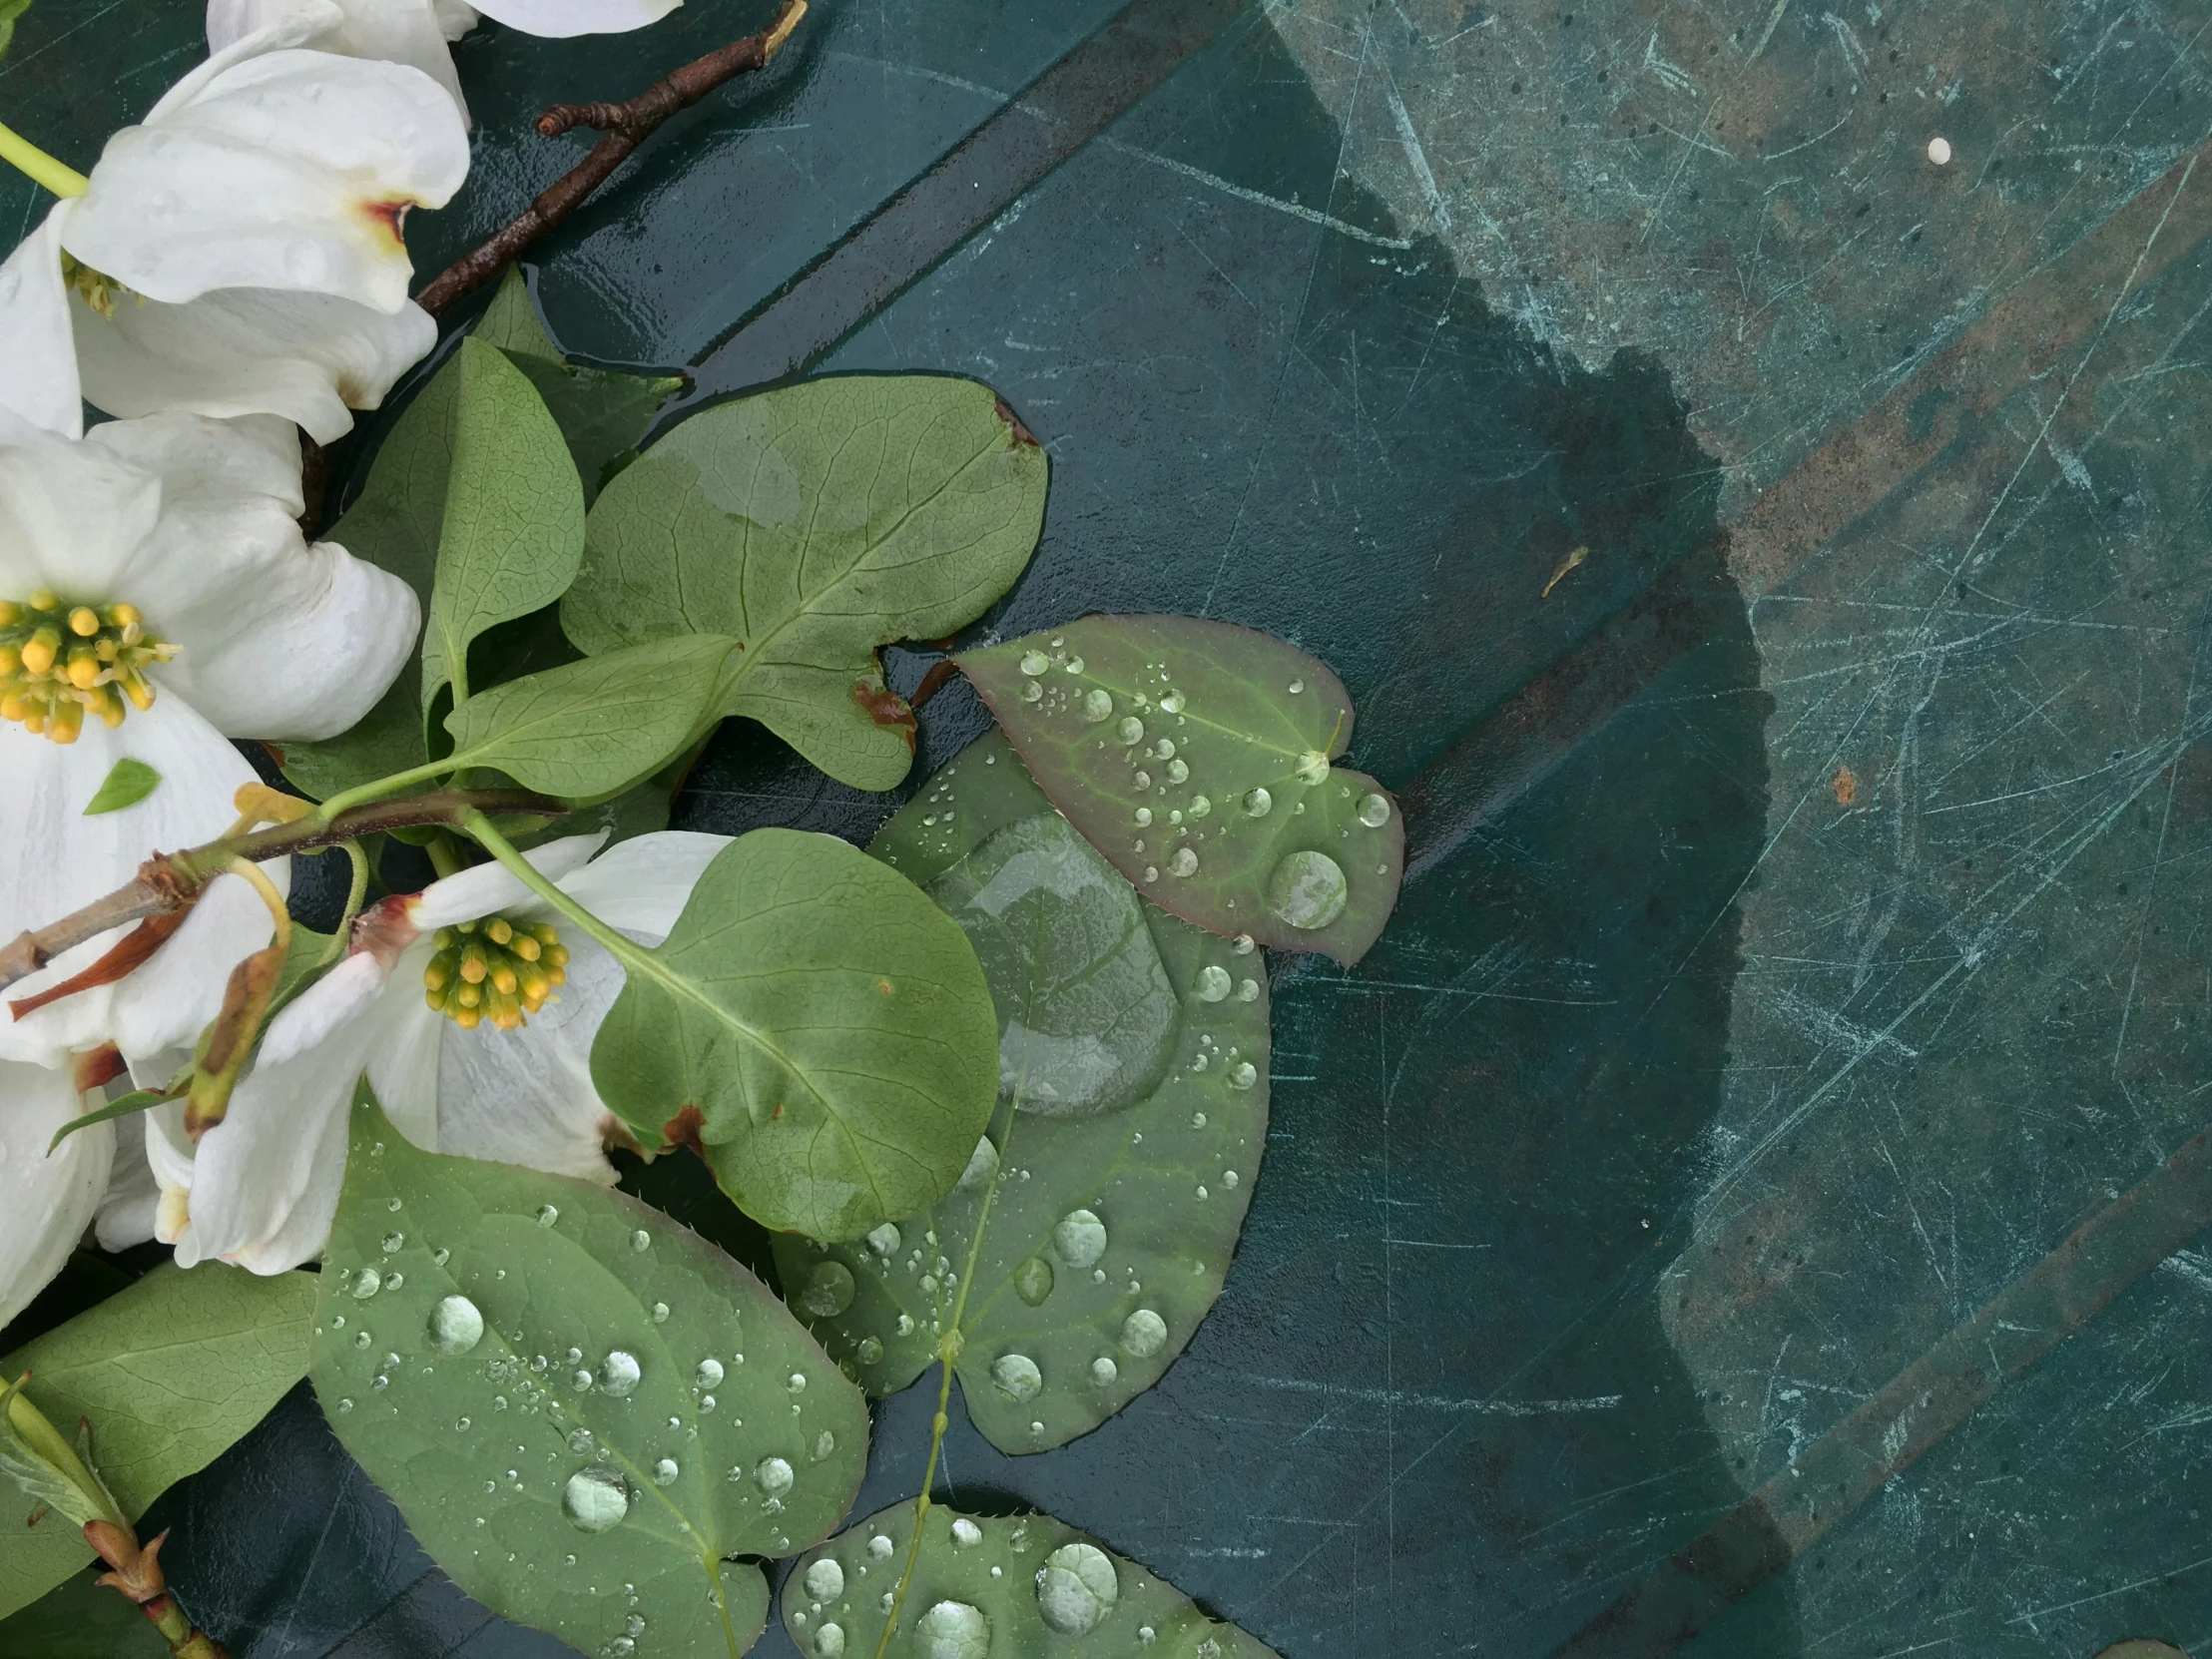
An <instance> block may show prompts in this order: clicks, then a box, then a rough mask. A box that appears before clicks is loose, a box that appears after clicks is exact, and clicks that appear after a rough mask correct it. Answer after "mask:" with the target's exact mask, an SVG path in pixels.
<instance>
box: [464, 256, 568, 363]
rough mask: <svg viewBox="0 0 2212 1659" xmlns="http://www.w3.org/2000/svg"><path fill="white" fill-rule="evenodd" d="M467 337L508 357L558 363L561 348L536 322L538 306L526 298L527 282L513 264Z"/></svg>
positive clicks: (540, 324)
mask: <svg viewBox="0 0 2212 1659" xmlns="http://www.w3.org/2000/svg"><path fill="white" fill-rule="evenodd" d="M469 337H470V338H472V339H480V340H482V341H483V342H484V343H485V344H486V345H496V346H498V347H499V349H500V350H502V351H505V352H507V353H508V354H509V355H510V356H512V355H518V354H519V355H521V356H525V357H540V358H543V359H545V360H546V361H548V362H556V363H557V362H559V361H560V360H561V348H560V347H559V346H557V345H555V344H554V343H553V336H552V335H551V334H548V333H547V332H546V331H545V324H544V323H543V322H541V321H539V320H538V307H537V305H536V304H535V303H534V302H533V301H532V300H531V298H530V279H529V278H528V277H525V276H523V274H522V268H521V267H520V266H517V265H511V266H509V267H507V274H506V275H505V276H504V277H500V278H499V287H498V290H497V291H496V292H494V293H493V294H492V296H491V303H490V304H488V305H486V306H485V307H484V314H483V315H482V316H480V317H478V318H477V319H476V326H475V327H474V328H473V329H471V330H470V331H469Z"/></svg>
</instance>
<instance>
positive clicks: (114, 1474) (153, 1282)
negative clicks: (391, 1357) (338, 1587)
mask: <svg viewBox="0 0 2212 1659" xmlns="http://www.w3.org/2000/svg"><path fill="white" fill-rule="evenodd" d="M314 1296H315V1282H314V1278H313V1276H311V1275H308V1274H303V1273H285V1274H278V1275H277V1276H276V1277H274V1278H269V1279H264V1278H260V1277H258V1276H257V1275H254V1274H251V1273H248V1272H247V1271H246V1270H245V1269H243V1268H233V1267H226V1266H225V1265H223V1264H222V1263H220V1262H211V1263H206V1264H203V1265H202V1266H200V1267H197V1268H194V1269H193V1270H192V1271H191V1272H189V1273H187V1272H185V1271H184V1270H183V1269H181V1268H178V1267H175V1266H171V1265H164V1266H162V1267H158V1268H156V1269H155V1270H154V1271H153V1272H152V1273H149V1274H148V1275H147V1276H146V1277H145V1278H144V1279H141V1280H140V1281H139V1282H138V1283H137V1284H135V1285H132V1286H130V1287H129V1288H128V1289H126V1290H123V1291H120V1292H118V1293H117V1294H116V1295H114V1296H112V1297H110V1298H109V1299H108V1300H107V1301H105V1302H103V1303H101V1304H100V1305H99V1306H98V1307H96V1308H92V1309H88V1310H87V1311H86V1312H84V1313H82V1314H79V1315H78V1316H77V1317H76V1318H75V1319H73V1320H71V1321H70V1322H69V1323H68V1324H66V1325H63V1326H60V1327H58V1328H56V1329H55V1330H53V1331H50V1332H48V1333H47V1334H46V1335H45V1336H43V1337H41V1338H39V1339H38V1340H37V1341H36V1342H33V1343H29V1344H27V1345H25V1346H24V1347H22V1348H19V1349H17V1350H16V1351H15V1352H14V1353H13V1354H10V1355H8V1356H7V1357H6V1358H5V1359H0V1373H4V1374H5V1376H6V1377H7V1378H8V1379H9V1381H11V1382H12V1381H13V1380H14V1379H16V1378H18V1377H20V1376H22V1375H23V1374H24V1373H25V1372H29V1373H30V1374H31V1381H30V1383H28V1384H27V1385H26V1387H25V1389H24V1392H25V1393H26V1394H28V1395H29V1396H30V1398H31V1401H32V1403H33V1404H35V1405H37V1406H38V1408H39V1409H40V1410H42V1411H44V1412H45V1413H46V1416H47V1418H48V1420H50V1421H52V1422H54V1423H55V1424H57V1425H59V1426H60V1427H61V1428H62V1430H63V1431H64V1432H65V1433H72V1434H73V1433H74V1430H75V1425H76V1423H77V1422H78V1420H79V1419H80V1418H83V1419H86V1420H88V1421H90V1422H91V1424H92V1455H93V1462H94V1464H95V1466H96V1467H97V1468H98V1469H99V1471H100V1474H101V1476H102V1478H104V1479H105V1480H106V1481H107V1483H108V1489H109V1490H110V1491H112V1492H114V1493H115V1497H116V1501H117V1502H118V1503H120V1504H122V1506H123V1509H124V1512H125V1513H126V1514H128V1515H130V1516H131V1517H132V1518H133V1519H134V1520H135V1519H136V1518H137V1517H138V1516H139V1515H140V1514H142V1513H143V1512H144V1511H145V1509H146V1506H147V1505H148V1504H149V1503H152V1502H153V1501H154V1499H155V1498H157V1497H159V1496H160V1495H161V1494H162V1492H163V1491H164V1490H166V1489H167V1488H168V1487H169V1486H170V1485H171V1484H172V1483H173V1482H175V1481H178V1480H182V1479H183V1478H184V1477H185V1476H186V1475H188V1474H193V1473H196V1472H197V1471H199V1470H200V1469H203V1468H206V1467H207V1466H208V1464H210V1463H211V1462H213V1461H214V1460H215V1459H216V1457H217V1456H218V1455H219V1454H220V1453H222V1452H223V1451H225V1450H227V1449H228V1448H229V1447H230V1446H231V1444H232V1442H234V1441H235V1440H237V1439H238V1438H239V1436H241V1435H242V1434H244V1433H245V1432H246V1431H247V1430H248V1429H250V1428H252V1427H253V1426H254V1425H255V1424H256V1423H257V1422H260V1421H261V1420H262V1418H263V1417H264V1416H265V1415H266V1414H267V1413H268V1411H269V1409H270V1407H271V1406H273V1405H275V1404H276V1403H277V1400H279V1399H281V1398H282V1397H283V1395H284V1391H285V1390H286V1389H287V1388H289V1387H290V1386H291V1385H292V1384H293V1383H296V1382H298V1381H299V1379H300V1377H301V1376H302V1375H304V1374H305V1372H306V1369H307V1333H308V1326H309V1316H310V1313H311V1310H312V1309H313V1307H314ZM0 1487H6V1488H8V1491H7V1493H0V1495H11V1494H12V1491H13V1487H12V1483H11V1482H8V1481H7V1479H6V1477H5V1476H0ZM31 1508H32V1506H31V1504H30V1503H29V1502H28V1501H25V1502H23V1503H14V1502H0V1615H5V1614H7V1613H11V1612H13V1611H14V1610H15V1609H16V1608H18V1607H22V1606H24V1605H26V1604H28V1603H30V1602H32V1601H36V1600H37V1599H38V1598H39V1597H40V1596H42V1595H44V1594H45V1593H46V1592H47V1591H48V1590H50V1589H52V1588H53V1587H54V1586H55V1585H56V1584H59V1583H61V1582H62V1580H64V1579H65V1578H67V1577H68V1576H69V1575H70V1574H71V1573H73V1572H75V1571H76V1570H77V1569H78V1568H79V1567H81V1566H83V1565H84V1564H85V1563H86V1562H88V1561H90V1560H91V1559H92V1551H91V1549H89V1548H88V1547H87V1546H86V1544H85V1540H84V1536H83V1534H82V1533H80V1532H78V1531H76V1530H75V1529H74V1528H72V1527H71V1526H70V1525H69V1524H68V1523H67V1522H65V1521H57V1520H56V1519H55V1517H53V1516H52V1515H49V1516H47V1517H46V1518H45V1520H44V1521H42V1522H41V1523H40V1524H39V1525H37V1526H30V1525H26V1524H25V1523H26V1521H27V1520H28V1519H29V1516H30V1512H31ZM103 1593H108V1592H103Z"/></svg>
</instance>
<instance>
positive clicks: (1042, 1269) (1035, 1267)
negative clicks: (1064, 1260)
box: [1014, 1256, 1052, 1308]
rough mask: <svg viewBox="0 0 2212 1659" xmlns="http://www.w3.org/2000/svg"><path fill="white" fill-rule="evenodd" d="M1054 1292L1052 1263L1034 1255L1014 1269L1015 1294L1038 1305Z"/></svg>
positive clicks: (1032, 1304)
mask: <svg viewBox="0 0 2212 1659" xmlns="http://www.w3.org/2000/svg"><path fill="white" fill-rule="evenodd" d="M1051 1294H1052V1264H1051V1263H1050V1262H1047V1261H1045V1260H1044V1259H1043V1258H1042V1257H1037V1256H1032V1257H1030V1258H1029V1259H1028V1260H1027V1261H1025V1262H1023V1263H1022V1264H1021V1266H1020V1267H1018V1268H1016V1269H1014V1295H1016V1296H1018V1297H1020V1298H1021V1300H1022V1301H1024V1302H1026V1303H1028V1304H1029V1306H1030V1307H1032V1308H1034V1307H1037V1306H1038V1305H1039V1304H1040V1303H1042V1302H1043V1301H1044V1299H1045V1298H1046V1297H1048V1296H1050V1295H1051Z"/></svg>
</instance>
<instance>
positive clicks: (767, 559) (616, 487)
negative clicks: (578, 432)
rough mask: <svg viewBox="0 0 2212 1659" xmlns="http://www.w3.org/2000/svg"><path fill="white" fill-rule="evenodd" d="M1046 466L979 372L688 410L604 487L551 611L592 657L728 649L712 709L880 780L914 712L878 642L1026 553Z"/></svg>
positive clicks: (941, 611)
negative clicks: (717, 642) (691, 638)
mask: <svg viewBox="0 0 2212 1659" xmlns="http://www.w3.org/2000/svg"><path fill="white" fill-rule="evenodd" d="M1047 471H1048V464H1047V462H1046V459H1045V454H1044V451H1043V450H1042V449H1041V448H1039V447H1038V445H1037V442H1036V440H1035V439H1034V438H1032V437H1030V435H1029V434H1028V432H1027V431H1025V430H1024V429H1023V428H1022V427H1021V426H1020V424H1019V423H1018V422H1016V421H1015V420H1014V419H1013V418H1012V416H1011V415H1010V414H1008V413H1007V412H1005V405H1004V404H1002V403H1001V402H999V400H998V398H997V396H996V394H995V393H993V392H992V391H991V389H990V388H989V387H988V386H983V385H978V384H977V383H976V382H974V381H972V380H960V379H953V378H950V377H947V376H942V375H918V374H917V375H850V376H842V377H830V378H826V379H820V380H809V381H807V382H805V383H804V384H802V385H796V386H788V387H785V388H783V389H782V390H778V391H771V392H764V393H762V394H760V395H759V396H756V397H747V398H741V399H739V400H737V401H736V402H731V403H724V404H721V405H718V406H717V407H715V408H712V409H709V410H706V411H705V412H704V413H701V414H698V415H694V416H693V417H692V418H691V419H689V420H686V421H685V422H683V423H682V424H681V425H679V426H678V427H676V429H675V430H674V431H672V432H670V433H669V434H668V436H666V437H664V438H662V439H661V440H660V442H658V443H656V444H655V445H654V446H653V447H652V448H651V449H649V450H647V451H646V452H645V454H644V455H642V456H641V457H640V458H639V459H638V460H636V461H634V462H632V463H631V465H630V466H629V467H628V468H626V469H625V470H624V471H623V472H621V473H620V474H619V475H617V476H616V477H615V478H614V479H613V480H612V481H611V482H609V483H608V485H607V487H606V491H605V493H604V494H602V495H601V496H600V498H599V500H598V502H597V503H596V504H595V505H594V507H593V508H592V512H591V519H590V524H589V529H588V541H589V545H588V548H587V551H586V553H585V558H584V568H583V572H582V574H581V575H579V576H578V577H577V580H576V585H575V586H574V587H573V588H572V589H570V590H569V593H568V597H567V598H566V599H564V600H563V601H562V602H561V622H562V625H563V626H564V627H565V628H566V629H567V630H568V634H569V638H570V639H572V640H574V641H575V642H576V645H577V647H578V649H580V650H582V651H584V652H587V653H589V654H591V655H594V656H596V655H598V654H599V653H601V652H605V651H612V650H616V649H618V648H620V647H622V646H627V645H638V644H642V643H644V642H646V641H649V640H655V639H662V638H666V637H667V636H669V635H672V634H691V633H710V634H728V635H729V636H731V637H732V638H733V639H737V640H741V641H743V642H744V645H745V654H744V656H743V657H742V658H741V659H740V660H739V661H738V663H737V664H736V665H735V670H734V673H733V675H732V678H731V683H730V688H729V698H728V702H727V703H726V705H725V708H726V712H728V713H730V714H733V715H748V716H751V717H752V718H753V719H755V720H758V721H760V722H761V723H762V724H763V725H765V726H767V727H768V728H769V729H770V730H771V731H773V732H775V733H776V735H777V736H779V737H781V738H783V739H784V740H785V741H786V742H788V743H790V744H791V746H792V747H793V748H795V749H797V750H798V751H799V752H800V753H801V754H802V755H804V756H806V758H807V759H808V760H810V761H812V762H813V763H814V764H815V765H816V766H818V767H820V768H822V770H823V771H825V772H827V773H829V774H830V776H831V777H832V778H835V779H837V780H838V781H839V782H840V783H845V784H850V785H852V786H853V787H855V788H857V789H864V790H887V789H889V788H891V787H892V786H893V785H895V784H896V783H898V781H899V780H900V779H902V778H903V777H905V775H906V773H907V770H908V769H909V768H910V767H911V765H912V764H913V731H914V727H913V717H912V714H911V712H910V711H909V710H907V709H906V707H905V705H904V704H903V703H902V702H900V701H899V700H898V699H897V698H896V697H895V696H894V695H893V694H892V693H891V692H889V691H888V690H887V689H886V688H885V687H884V684H883V675H882V668H881V665H880V663H879V662H878V661H877V658H876V651H877V649H878V648H879V647H881V646H884V645H887V644H889V643H890V642H891V641H893V640H899V639H934V638H937V637H939V636H941V635H945V634H949V633H951V632H952V631H953V630H955V629H957V628H961V627H964V626H965V625H966V624H968V623H970V622H972V621H974V620H975V619H976V618H977V617H979V616H981V615H982V614H983V612H984V611H985V610H986V609H987V608H988V607H989V606H990V604H991V602H992V601H993V600H995V599H997V598H998V596H999V595H1000V594H1002V593H1004V592H1005V591H1006V590H1007V589H1008V588H1009V587H1011V586H1012V585H1013V581H1014V578H1015V577H1017V576H1019V575H1020V574H1021V570H1022V567H1023V566H1024V565H1026V564H1027V563H1028V562H1029V555H1030V553H1031V551H1032V550H1033V549H1034V548H1035V546H1036V543H1037V532H1038V530H1039V529H1040V528H1041V526H1042V525H1043V522H1044V499H1045V481H1046V474H1047Z"/></svg>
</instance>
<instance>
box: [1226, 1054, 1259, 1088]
mask: <svg viewBox="0 0 2212 1659" xmlns="http://www.w3.org/2000/svg"><path fill="white" fill-rule="evenodd" d="M1259 1080H1260V1069H1259V1067H1257V1066H1255V1065H1254V1064H1253V1063H1252V1062H1251V1061H1250V1060H1239V1061H1238V1062H1237V1063H1236V1064H1235V1065H1233V1066H1231V1067H1230V1068H1229V1086H1230V1087H1231V1088H1232V1089H1249V1088H1251V1087H1252V1085H1253V1084H1255V1083H1257V1082H1259Z"/></svg>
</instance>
